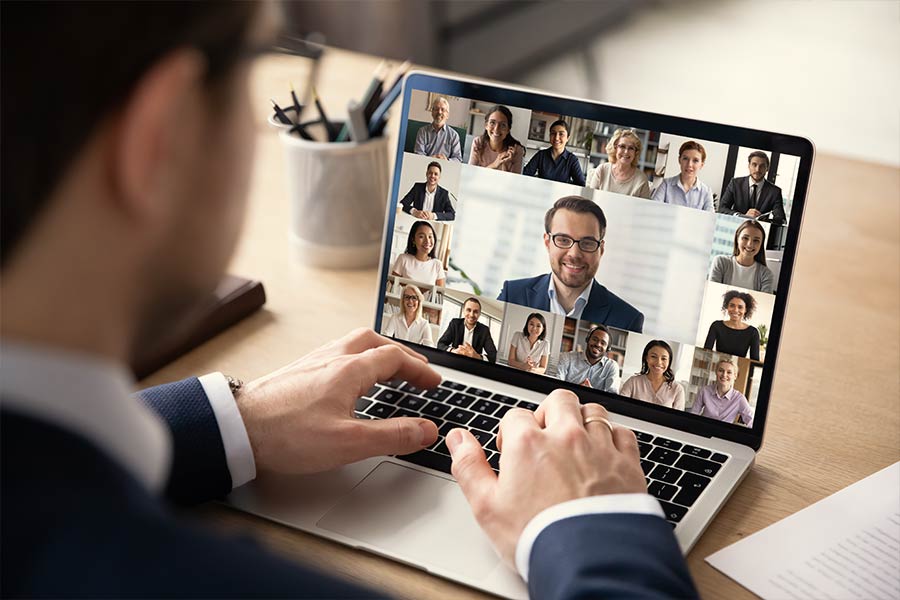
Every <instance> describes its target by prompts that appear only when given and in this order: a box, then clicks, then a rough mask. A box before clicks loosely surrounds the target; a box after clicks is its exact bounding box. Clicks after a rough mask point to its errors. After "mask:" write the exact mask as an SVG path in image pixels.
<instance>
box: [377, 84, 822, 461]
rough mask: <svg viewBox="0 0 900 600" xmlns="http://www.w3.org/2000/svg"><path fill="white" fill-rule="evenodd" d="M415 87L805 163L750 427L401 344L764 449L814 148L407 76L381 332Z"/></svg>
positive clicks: (499, 377) (446, 361) (384, 261)
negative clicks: (789, 157)
mask: <svg viewBox="0 0 900 600" xmlns="http://www.w3.org/2000/svg"><path fill="white" fill-rule="evenodd" d="M413 90H423V91H427V92H433V93H438V94H444V95H449V96H456V97H462V98H471V99H475V100H478V101H481V102H489V103H492V104H504V105H509V106H517V107H522V108H527V109H530V110H536V111H541V112H545V113H553V114H564V115H569V116H573V117H582V118H585V119H590V120H594V121H601V122H606V123H620V124H624V125H628V126H630V127H635V128H640V129H645V130H648V131H660V132H665V133H668V134H673V135H682V136H687V137H693V138H698V139H703V140H709V141H715V142H721V143H725V144H729V145H739V146H743V147H752V148H755V149H761V150H767V151H772V152H779V153H784V154H790V155H793V156H797V157H799V158H800V163H799V168H798V173H797V179H796V187H795V190H794V195H793V200H792V206H791V213H790V215H789V216H788V224H787V236H786V241H785V247H784V253H783V257H782V267H781V275H780V278H779V284H778V294H776V296H775V303H774V310H773V313H772V322H771V327H770V331H769V339H768V343H767V346H766V362H765V366H764V368H763V374H762V377H761V380H760V383H759V391H758V396H757V404H756V409H755V418H754V422H753V427H752V428H747V427H742V426H738V425H733V424H730V423H723V422H720V421H716V420H713V419H709V418H707V417H703V416H699V415H694V414H690V413H686V412H681V411H675V410H672V409H671V408H666V407H662V406H657V405H654V404H649V403H645V402H640V401H637V400H631V399H628V398H625V397H622V396H618V395H614V394H610V393H607V392H600V391H597V390H592V389H589V388H585V387H582V386H580V385H577V384H572V383H568V382H565V381H561V380H559V379H554V378H550V377H545V376H543V375H537V374H533V373H526V372H523V371H518V370H516V369H512V368H510V367H507V366H504V365H495V364H490V363H485V362H479V361H475V360H472V359H470V358H466V357H462V356H458V355H455V354H451V353H449V352H442V351H439V350H437V349H435V348H430V347H427V346H422V345H419V344H414V343H411V342H405V341H403V342H401V343H403V344H405V345H407V346H410V347H411V348H414V349H416V350H417V351H418V352H421V353H422V354H424V355H426V356H427V357H428V359H429V361H431V362H432V363H434V364H437V365H441V366H444V367H447V368H450V369H456V370H459V371H463V372H467V373H471V374H472V375H476V376H479V377H484V378H487V379H492V380H495V381H498V382H502V383H505V384H508V385H513V386H517V387H522V388H525V389H528V390H532V391H535V392H541V393H549V392H551V391H552V390H554V389H557V388H565V389H570V390H572V391H574V392H576V393H577V394H578V395H579V398H581V400H582V402H599V403H600V404H602V405H604V406H605V407H606V408H607V409H608V410H609V411H610V412H613V413H618V414H622V415H626V416H628V417H632V418H635V419H642V420H646V421H650V422H653V423H657V424H660V425H663V426H666V427H671V428H674V429H678V430H682V431H687V432H690V433H692V434H694V435H700V436H704V437H715V438H720V439H726V440H729V441H732V442H735V443H739V444H743V445H745V446H749V447H751V448H753V449H754V450H759V448H760V446H761V445H762V440H763V433H764V431H765V423H766V417H767V416H768V409H769V404H770V400H771V391H772V385H773V383H774V377H775V373H776V372H777V361H778V355H779V349H780V345H781V337H782V332H783V329H784V315H785V310H786V307H787V303H788V298H789V296H790V285H791V280H792V279H793V269H794V261H795V260H796V253H797V244H798V240H799V235H800V229H801V226H802V217H803V212H804V207H805V204H806V195H807V192H808V188H809V179H810V176H811V173H812V167H813V161H814V157H815V148H814V146H813V144H812V142H811V141H809V140H807V139H805V138H802V137H799V136H794V135H787V134H779V133H773V132H768V131H761V130H757V129H750V128H746V127H738V126H734V125H724V124H720V123H712V122H708V121H700V120H697V119H692V118H685V117H674V116H670V115H663V114H659V113H651V112H646V111H641V110H634V109H628V108H622V107H618V106H613V105H609V104H603V103H599V102H593V101H590V100H584V99H577V98H570V97H566V96H557V95H553V94H549V93H546V92H539V91H536V90H529V89H525V88H520V87H515V86H506V85H499V84H495V83H490V82H482V81H477V80H471V79H464V78H454V77H446V76H441V75H436V74H431V73H425V72H421V71H415V72H410V73H409V74H407V76H406V77H405V79H404V82H403V91H402V94H401V98H402V105H401V108H400V111H399V114H400V116H401V121H400V124H399V131H398V134H397V136H398V140H399V141H398V143H397V145H396V156H395V162H394V173H393V178H392V182H391V189H390V194H389V196H388V206H387V210H386V216H385V228H384V242H383V243H382V256H381V265H380V270H379V284H378V296H377V300H376V303H375V321H374V323H375V325H374V327H375V331H380V330H381V325H382V324H381V319H382V301H383V299H384V296H385V292H386V286H387V280H388V278H387V274H388V272H389V269H390V264H389V262H390V248H389V247H388V245H389V243H390V240H391V239H392V235H391V234H392V232H393V230H394V224H395V218H396V206H397V201H398V197H399V194H400V193H401V190H400V175H401V170H402V169H401V167H402V164H403V154H404V144H403V140H405V139H406V135H407V126H408V119H407V118H406V116H407V115H408V114H409V108H410V102H411V98H412V91H413Z"/></svg>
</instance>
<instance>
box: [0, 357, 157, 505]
mask: <svg viewBox="0 0 900 600" xmlns="http://www.w3.org/2000/svg"><path fill="white" fill-rule="evenodd" d="M0 349H2V361H0V399H2V400H0V402H2V407H3V409H4V410H12V411H15V412H18V413H20V414H23V415H26V416H29V417H31V418H34V419H38V420H41V421H46V422H48V423H52V424H54V425H57V426H59V427H61V428H63V429H67V430H69V431H71V432H73V433H76V434H78V435H81V436H82V437H84V438H86V439H87V440H88V441H90V442H92V443H93V444H95V445H96V446H97V447H99V448H100V449H101V450H103V451H104V452H106V453H107V454H108V455H109V456H110V457H112V459H113V460H115V461H117V462H118V463H119V464H120V465H122V466H123V467H124V468H125V469H126V470H127V471H129V472H130V473H131V474H132V475H133V476H134V477H135V478H136V479H137V480H138V481H140V482H141V483H142V484H143V485H145V486H146V487H147V488H148V489H150V490H152V491H157V492H158V491H160V490H162V489H163V486H164V485H165V483H166V480H167V479H168V476H169V465H170V460H171V456H172V441H171V437H170V432H169V430H168V428H167V427H166V426H165V425H164V424H163V422H162V420H161V419H160V417H158V416H157V415H156V414H155V413H154V412H153V411H152V410H151V409H149V408H147V407H146V406H145V405H144V404H143V403H141V402H140V400H138V399H136V398H134V397H133V396H132V395H131V391H132V388H133V386H134V379H133V377H132V376H131V374H130V372H129V371H128V370H127V369H126V368H125V367H124V366H123V365H119V364H116V363H114V362H111V361H107V360H104V359H101V358H98V357H93V356H88V355H84V354H76V353H72V352H65V351H62V350H57V349H53V348H49V347H41V346H34V345H29V344H24V343H19V342H10V341H9V340H0Z"/></svg>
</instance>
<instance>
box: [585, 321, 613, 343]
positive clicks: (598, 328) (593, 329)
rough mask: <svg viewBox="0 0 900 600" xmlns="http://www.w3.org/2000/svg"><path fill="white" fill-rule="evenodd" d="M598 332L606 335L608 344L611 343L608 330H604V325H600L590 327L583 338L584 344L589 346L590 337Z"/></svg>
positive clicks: (610, 335)
mask: <svg viewBox="0 0 900 600" xmlns="http://www.w3.org/2000/svg"><path fill="white" fill-rule="evenodd" d="M598 331H602V332H604V333H606V335H608V336H609V341H610V343H612V334H610V333H609V329H607V328H606V325H604V324H602V323H600V324H597V325H594V326H593V327H591V330H590V331H588V332H587V336H585V338H584V343H585V344H590V343H591V336H592V335H594V334H595V333H597V332H598Z"/></svg>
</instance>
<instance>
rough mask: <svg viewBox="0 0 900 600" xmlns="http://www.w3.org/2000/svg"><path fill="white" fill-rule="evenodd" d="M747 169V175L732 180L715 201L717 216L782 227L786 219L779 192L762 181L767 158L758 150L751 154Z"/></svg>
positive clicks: (766, 167)
mask: <svg viewBox="0 0 900 600" xmlns="http://www.w3.org/2000/svg"><path fill="white" fill-rule="evenodd" d="M747 166H748V168H749V170H750V175H748V176H746V177H735V178H734V179H732V180H731V181H729V182H728V185H727V186H726V187H725V191H724V192H723V193H722V199H721V200H720V201H719V212H720V213H723V214H726V215H738V216H746V217H751V218H754V219H756V218H759V220H760V221H771V222H772V223H776V224H778V225H784V224H785V223H787V218H786V217H785V214H784V199H783V197H782V194H781V188H780V187H778V186H777V185H775V184H774V183H772V182H770V181H767V180H766V172H767V171H768V170H769V157H768V156H767V155H766V153H765V152H760V151H759V150H757V151H755V152H751V153H750V156H749V157H748V159H747Z"/></svg>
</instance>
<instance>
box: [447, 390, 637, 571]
mask: <svg viewBox="0 0 900 600" xmlns="http://www.w3.org/2000/svg"><path fill="white" fill-rule="evenodd" d="M587 417H603V418H607V412H606V409H605V408H603V407H602V406H600V405H599V404H589V405H585V406H580V405H579V403H578V397H577V396H576V395H575V394H573V393H572V392H569V391H565V390H556V391H554V392H553V393H551V394H550V395H549V396H547V399H546V400H544V401H543V402H542V403H541V405H540V406H539V407H538V410H537V411H536V412H535V413H531V412H529V411H527V410H524V409H521V408H513V409H512V410H510V411H509V412H507V413H506V415H505V416H504V417H503V420H502V421H501V422H500V435H501V436H502V439H501V437H500V436H498V439H497V445H498V447H500V446H501V443H502V450H503V452H502V454H501V455H500V475H499V476H498V475H496V474H495V473H494V471H493V470H492V469H491V467H490V465H489V464H488V463H487V461H486V460H485V456H484V451H483V450H482V449H481V445H480V444H479V443H478V441H477V440H476V439H475V438H474V437H473V436H472V434H471V433H469V432H468V431H466V430H464V429H454V430H452V431H451V432H450V433H449V434H448V435H447V447H448V448H450V452H451V454H452V455H453V469H452V471H453V476H454V477H456V480H457V481H458V482H459V485H460V487H461V488H462V491H463V493H464V494H465V496H466V499H467V500H468V501H469V504H471V506H472V511H473V513H474V514H475V519H476V520H477V521H478V523H479V524H480V525H481V527H482V528H483V529H484V531H485V532H486V533H487V535H488V537H490V539H491V541H492V542H493V544H494V547H495V548H496V549H497V551H498V552H499V553H500V556H502V557H503V559H504V560H505V561H506V562H507V563H509V564H510V565H514V561H515V550H516V544H517V543H518V541H519V536H520V535H521V534H522V530H523V529H525V526H526V525H527V524H528V522H529V521H530V520H531V519H532V518H533V517H535V516H536V515H537V514H538V513H540V512H541V511H542V510H544V509H546V508H549V507H551V506H554V505H556V504H559V503H561V502H566V501H568V500H574V499H576V498H584V497H587V496H597V495H602V494H621V493H641V492H646V491H647V488H646V485H645V482H644V473H643V471H642V470H641V466H640V456H639V453H638V446H637V440H636V439H635V437H634V433H632V432H631V430H629V429H626V428H624V427H615V428H614V432H612V433H611V432H610V430H609V428H608V427H607V426H606V424H604V423H603V422H599V421H593V422H591V423H588V424H587V425H585V424H584V420H585V418H587Z"/></svg>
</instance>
